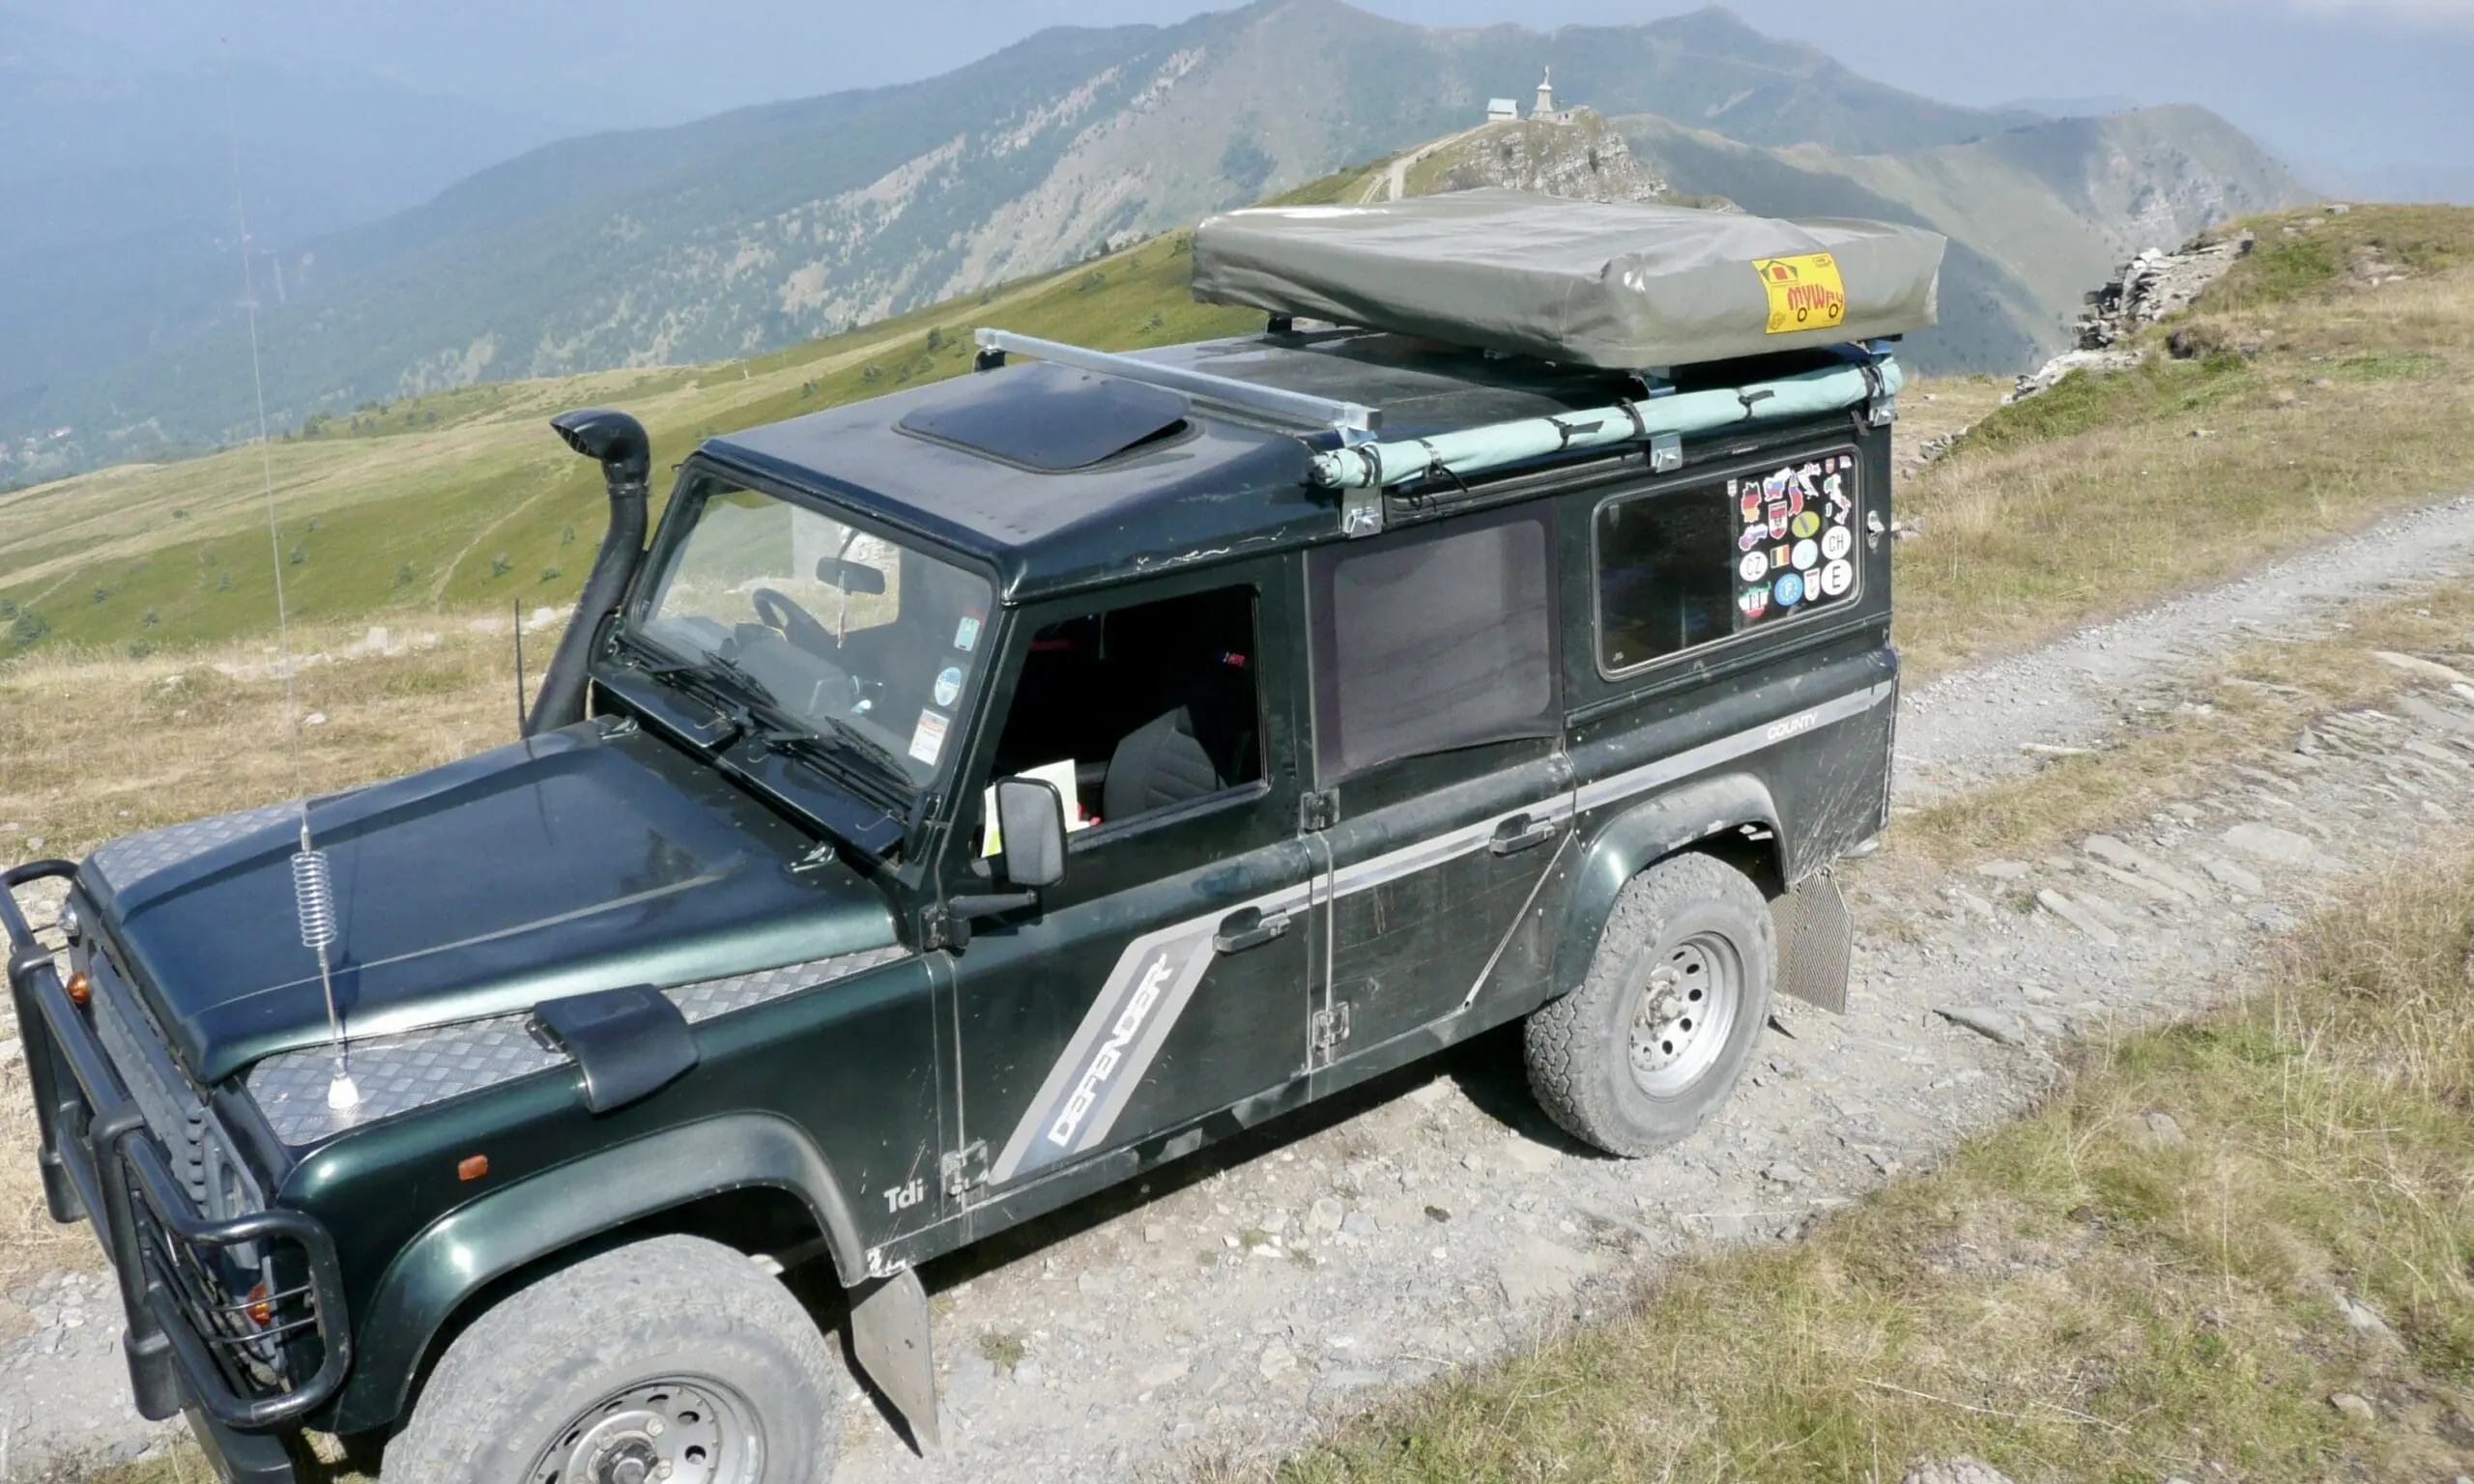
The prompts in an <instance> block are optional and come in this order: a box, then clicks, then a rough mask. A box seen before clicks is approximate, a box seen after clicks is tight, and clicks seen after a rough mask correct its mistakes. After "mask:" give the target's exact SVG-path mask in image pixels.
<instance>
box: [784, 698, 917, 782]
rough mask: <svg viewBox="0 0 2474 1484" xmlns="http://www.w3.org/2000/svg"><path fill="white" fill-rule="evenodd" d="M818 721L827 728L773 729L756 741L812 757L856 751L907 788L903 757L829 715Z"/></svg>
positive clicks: (907, 775)
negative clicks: (822, 730) (809, 729)
mask: <svg viewBox="0 0 2474 1484" xmlns="http://www.w3.org/2000/svg"><path fill="white" fill-rule="evenodd" d="M817 720H818V721H819V722H820V723H822V724H823V726H824V727H825V728H828V730H826V731H824V732H815V731H808V730H805V729H800V728H776V729H773V730H768V731H764V732H761V733H759V734H758V737H757V740H758V741H760V742H762V743H763V744H764V745H765V746H767V747H770V748H773V749H775V750H777V751H780V752H786V753H791V754H794V755H798V756H807V757H811V758H814V757H839V756H843V755H845V754H848V753H856V754H858V755H859V756H862V757H865V758H867V759H868V761H869V762H871V763H873V764H874V765H875V767H876V770H877V771H878V772H881V773H883V774H885V775H886V776H887V777H888V778H889V779H891V781H892V782H894V783H896V784H898V785H901V786H902V787H903V788H904V789H905V790H909V788H910V775H909V773H908V772H907V771H906V770H905V769H904V767H903V765H902V759H901V758H899V757H896V756H894V755H893V754H892V753H891V752H890V751H889V750H887V749H886V748H885V747H884V746H882V745H881V744H879V743H877V741H875V740H874V739H872V738H869V737H864V736H861V735H860V734H859V733H858V732H857V731H856V730H855V729H853V728H851V727H850V726H849V724H848V723H846V722H842V721H839V720H836V719H835V718H833V717H830V716H824V717H819V718H817Z"/></svg>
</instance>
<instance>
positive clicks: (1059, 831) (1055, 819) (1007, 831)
mask: <svg viewBox="0 0 2474 1484" xmlns="http://www.w3.org/2000/svg"><path fill="white" fill-rule="evenodd" d="M996 828H997V839H998V841H999V842H1000V844H1001V846H1002V849H1001V851H1000V852H999V855H998V861H999V864H1000V865H1001V866H1002V867H1003V869H1004V871H1005V879H1006V881H1007V882H1008V883H1010V884H1011V885H1013V886H1016V887H1028V888H1034V889H1036V888H1039V887H1043V886H1054V885H1055V884H1056V883H1058V882H1059V881H1062V880H1064V879H1065V796H1064V795H1063V794H1061V793H1059V792H1057V791H1056V785H1054V784H1051V783H1050V782H1048V781H1047V780H1045V779H1038V778H1005V779H999V780H997V783H996Z"/></svg>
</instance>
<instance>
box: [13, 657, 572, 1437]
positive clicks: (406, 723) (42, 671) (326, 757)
mask: <svg viewBox="0 0 2474 1484" xmlns="http://www.w3.org/2000/svg"><path fill="white" fill-rule="evenodd" d="M502 628H503V625H502ZM434 632H436V634H437V635H438V643H437V644H436V645H435V646H434V647H430V648H425V649H421V650H417V651H408V652H406V653H404V654H401V655H397V656H393V657H388V656H386V655H383V654H381V655H354V654H348V653H347V652H346V650H345V645H346V644H347V643H348V642H352V641H354V640H357V639H359V638H360V635H359V633H358V632H354V633H351V634H346V633H343V632H337V631H317V630H312V631H309V632H306V633H302V634H298V635H296V638H297V639H298V641H299V647H300V649H301V652H302V653H303V654H313V653H335V654H338V655H343V656H344V657H343V658H339V659H337V660H336V661H334V662H332V663H326V664H314V665H309V666H306V667H304V668H302V670H301V671H300V695H301V706H302V710H303V712H305V713H314V714H320V715H323V716H324V717H325V721H324V722H323V723H322V724H321V725H319V726H315V727H307V728H303V729H302V733H303V736H304V737H305V739H306V745H305V747H304V749H303V754H302V767H303V771H304V772H305V773H306V775H307V777H308V781H309V786H310V788H311V789H313V790H323V789H331V788H339V787H344V786H347V785H354V784H360V783H367V782H370V781H372V780H375V779H380V778H387V777H392V776H394V775H397V774H401V773H408V772H412V771H414V770H416V769H419V768H424V767H429V766H432V765H435V764H437V763H441V762H446V761H448V760H450V759H452V758H455V757H460V756H465V755H467V754H470V753H473V752H476V751H478V750H480V749H481V748H483V747H485V746H489V745H492V744H495V743H500V742H504V741H507V740H510V739H511V738H512V737H513V735H514V731H515V719H514V718H515V699H514V673H513V664H512V650H511V641H510V638H509V636H508V635H507V634H506V633H504V632H500V633H497V634H486V635H485V634H475V633H473V632H472V631H470V630H469V629H468V628H466V627H465V625H464V624H463V623H461V622H457V623H451V624H442V625H440V626H439V627H438V628H437V629H436V630H435V631H434ZM555 640H556V635H555V634H541V635H534V636H528V638H527V640H526V650H527V655H528V658H529V660H530V661H531V669H532V674H533V675H534V676H536V677H537V675H538V674H539V667H540V665H541V664H542V663H543V661H545V660H546V659H547V658H548V655H549V652H550V649H551V647H552V645H553V643H554V642H555ZM267 647H268V646H265V645H262V644H257V643H245V644H225V645H218V646H215V647H212V648H206V649H198V650H190V651H186V652H182V653H177V654H175V653H168V652H165V653H158V654H155V655H151V656H149V657H148V658H146V659H143V660H130V659H126V658H115V657H111V656H108V655H99V654H94V653H79V652H75V651H64V652H58V653H53V652H42V653H37V654H34V655H30V656H27V657H26V658H24V659H21V660H19V661H17V662H16V663H14V664H13V665H9V666H0V861H5V862H7V863H9V864H13V865H14V864H15V863H16V862H17V861H18V860H20V859H26V858H31V857H35V856H46V855H48V856H67V857H71V858H76V857H82V856H83V855H85V854H86V853H87V852H89V851H91V850H92V849H94V847H95V846H96V845H98V844H100V843H101V842H103V841H105V840H108V839H110V838H112V837H113V836H117V835H125V834H128V833H129V832H130V831H132V830H139V829H145V828H148V827H150V826H154V825H158V824H168V823H172V822H174V821H177V820H182V819H192V818H196V817H198V816H200V815H203V814H212V813H223V812H225V811H229V810H235V809H245V808H248V807H251V806H253V805H258V804H265V803H270V802H273V801H274V800H277V799H282V798H286V797H289V796H290V795H291V793H292V791H293V774H292V762H291V752H290V749H289V748H288V746H287V745H286V738H287V736H288V732H289V728H287V726H286V722H285V716H286V713H285V710H284V699H283V682H282V678H281V675H280V671H279V670H277V669H276V668H275V667H274V666H273V657H272V656H271V655H270V654H269V653H267ZM216 664H223V665H228V666H232V667H234V668H236V669H238V670H240V671H242V676H243V677H234V676H227V675H224V674H221V673H218V672H217V671H216V670H215V669H214V668H213V667H214V666H215V665H216ZM10 826H14V829H12V828H9V827H10ZM35 842H41V843H40V845H37V844H36V843H35ZM35 1147H36V1127H35V1116H34V1104H33V1099H32V1097H31V1095H30V1094H29V1092H28V1090H27V1088H26V1085H25V1074H24V1064H23V1063H22V1062H15V1063H11V1064H9V1065H7V1066H5V1067H0V1296H9V1295H13V1294H14V1292H15V1291H16V1290H19V1289H21V1288H22V1287H23V1286H24V1285H25V1284H26V1283H28V1282H30V1281H32V1280H33V1279H34V1278H36V1277H38V1276H40V1275H42V1274H43V1273H45V1272H49V1271H54V1270H61V1269H83V1270H99V1269H100V1268H101V1266H102V1257H101V1252H100V1251H98V1250H97V1248H96V1246H95V1243H94V1239H93V1238H92V1237H91V1236H90V1235H89V1234H88V1232H87V1231H86V1229H85V1227H83V1226H82V1225H80V1226H67V1227H64V1226H56V1225H54V1224H53V1223H52V1220H51V1217H50V1215H49V1213H47V1212H46V1211H45V1209H44V1207H43V1184H42V1180H41V1177H40V1175H39V1174H38V1173H37V1170H36V1166H35ZM28 1323H29V1321H28V1316H27V1313H26V1310H25V1308H24V1306H23V1305H22V1304H20V1303H19V1302H18V1301H17V1300H16V1299H14V1297H0V1339H7V1338H11V1337H14V1335H17V1334H20V1333H23V1332H24V1331H25V1329H26V1327H27V1326H28ZM162 1477H164V1478H165V1479H167V1480H168V1479H171V1478H176V1477H179V1475H173V1474H166V1475H163V1476H162Z"/></svg>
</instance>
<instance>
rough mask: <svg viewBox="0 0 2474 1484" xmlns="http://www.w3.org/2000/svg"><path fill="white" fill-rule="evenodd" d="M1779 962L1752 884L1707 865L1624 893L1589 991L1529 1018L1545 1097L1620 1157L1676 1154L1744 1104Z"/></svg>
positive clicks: (1536, 1079) (1681, 864)
mask: <svg viewBox="0 0 2474 1484" xmlns="http://www.w3.org/2000/svg"><path fill="white" fill-rule="evenodd" d="M1777 963H1778V947H1777V938H1776V933H1775V931H1774V929H1773V928H1771V926H1770V921H1769V903H1768V902H1767V901H1765V900H1763V899H1762V895H1761V892H1760V890H1759V889H1758V888H1756V887H1755V886H1754V885H1753V884H1752V882H1751V881H1750V880H1748V879H1746V878H1745V876H1744V874H1743V873H1742V872H1741V871H1739V870H1735V869H1734V868H1733V867H1730V866H1728V865H1726V864H1725V863H1723V862H1721V861H1718V860H1715V859H1713V858H1712V857H1710V856H1706V855H1695V854H1685V855H1678V856H1674V857H1671V858H1669V859H1667V860H1664V861H1661V862H1659V863H1658V864H1657V865H1655V866H1653V867H1651V868H1650V869H1649V870H1644V871H1642V872H1641V873H1640V874H1639V875H1637V876H1634V877H1633V878H1632V879H1631V880H1629V881H1627V882H1625V884H1624V889H1623V891H1621V892H1619V893H1617V894H1616V898H1615V905H1614V907H1613V909H1612V910H1610V911H1609V912H1608V913H1607V914H1606V925H1605V927H1604V928H1601V929H1600V930H1599V932H1598V938H1597V953H1596V954H1594V955H1593V956H1591V958H1590V964H1589V973H1588V976H1587V977H1586V978H1584V979H1583V980H1582V981H1581V985H1580V987H1579V988H1577V989H1575V990H1573V991H1572V992H1571V993H1569V994H1568V995H1565V996H1564V997H1563V998H1561V999H1559V1000H1554V1001H1551V1002H1549V1003H1548V1004H1546V1005H1544V1006H1541V1007H1539V1010H1538V1012H1537V1013H1534V1014H1532V1015H1531V1016H1530V1017H1529V1023H1528V1025H1527V1027H1526V1036H1525V1038H1524V1041H1525V1048H1526V1051H1527V1054H1528V1061H1529V1086H1530V1090H1531V1092H1533V1093H1534V1094H1535V1095H1536V1096H1537V1099H1538V1101H1539V1106H1541V1107H1543V1108H1544V1109H1545V1110H1546V1114H1547V1116H1548V1117H1550V1118H1552V1119H1554V1120H1555V1122H1556V1123H1557V1124H1559V1125H1561V1126H1562V1127H1563V1128H1564V1129H1565V1131H1567V1132H1568V1133H1570V1134H1571V1135H1572V1136H1573V1137H1574V1138H1577V1139H1581V1140H1584V1141H1586V1142H1588V1143H1590V1144H1594V1145H1596V1146H1597V1148H1599V1149H1602V1150H1604V1151H1606V1152H1607V1153H1608V1154H1610V1155H1622V1156H1641V1155H1647V1154H1651V1153H1653V1152H1654V1151H1656V1150H1659V1149H1663V1148H1665V1147H1666V1146H1667V1145H1670V1144H1673V1143H1675V1142H1676V1141H1677V1140H1679V1139H1682V1138H1683V1137H1684V1136H1685V1135H1687V1134H1689V1133H1691V1132H1692V1131H1693V1130H1694V1129H1696V1128H1698V1127H1701V1125H1702V1124H1703V1123H1704V1122H1706V1121H1707V1120H1708V1119H1709V1117H1710V1115H1711V1114H1712V1113H1714V1112H1716V1111H1717V1110H1718V1108H1719V1106H1720V1105H1721V1104H1722V1103H1724V1102H1725V1101H1726V1100H1727V1095H1728V1094H1729V1093H1732V1092H1733V1091H1735V1085H1736V1079H1737V1078H1738V1077H1740V1076H1741V1075H1742V1074H1743V1069H1744V1064H1745V1063H1747V1062H1749V1061H1750V1060H1751V1059H1752V1048H1753V1044H1754V1042H1757V1041H1759V1040H1760V1037H1761V1028H1762V1026H1763V1025H1765V1024H1766V1023H1768V1021H1769V991H1770V985H1771V984H1772V982H1773V981H1774V980H1775V978H1776V975H1777Z"/></svg>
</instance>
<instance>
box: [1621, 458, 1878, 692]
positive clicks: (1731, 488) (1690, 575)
mask: <svg viewBox="0 0 2474 1484" xmlns="http://www.w3.org/2000/svg"><path fill="white" fill-rule="evenodd" d="M1858 503H1859V500H1858V499H1857V492H1856V456H1855V455H1854V454H1852V453H1831V454H1828V455H1826V456H1824V457H1821V458H1816V459H1805V460H1802V461H1799V462H1798V463H1795V464H1790V465H1786V466H1784V467H1782V468H1778V469H1774V470H1761V471H1753V472H1750V473H1746V474H1740V475H1737V476H1734V477H1731V478H1726V479H1712V480H1708V481H1705V482H1702V483H1698V484H1687V485H1683V486H1680V487H1675V488H1669V489H1664V490H1658V491H1654V492H1651V493H1647V494H1641V495H1625V496H1619V497H1617V498H1616V499H1610V500H1608V501H1606V502H1605V503H1604V504H1602V505H1600V506H1598V507H1597V524H1596V528H1595V530H1593V532H1592V543H1591V544H1592V547H1593V549H1594V551H1595V558H1596V561H1597V660H1598V668H1599V669H1600V670H1601V671H1605V672H1606V673H1608V674H1615V673H1617V672H1619V671H1626V670H1632V669H1635V668H1637V667H1640V666H1643V665H1647V664H1650V663H1651V662H1653V661H1654V660H1659V659H1663V658H1665V657H1666V656H1668V655H1671V654H1678V653H1681V652H1682V651H1683V650H1686V649H1690V648H1694V647H1696V646H1698V645H1701V644H1707V643H1712V642H1716V641H1718V640H1722V639H1730V638H1733V637H1735V636H1736V635H1739V634H1743V633H1746V632H1749V631H1751V630H1753V629H1756V628H1760V627H1763V626H1765V625H1769V624H1775V623H1781V622H1784V621H1786V620H1787V619H1789V618H1792V617H1794V616H1795V615H1797V614H1803V613H1809V612H1811V611H1813V610H1816V609H1824V608H1828V607H1830V606H1832V605H1835V604H1841V603H1846V602H1848V601H1850V600H1852V599H1853V598H1854V597H1855V595H1856V585H1857V584H1856V560H1855V550H1856V525H1857V518H1856V506H1857V504H1858Z"/></svg>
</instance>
